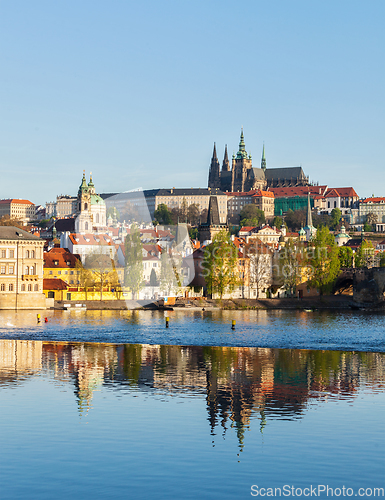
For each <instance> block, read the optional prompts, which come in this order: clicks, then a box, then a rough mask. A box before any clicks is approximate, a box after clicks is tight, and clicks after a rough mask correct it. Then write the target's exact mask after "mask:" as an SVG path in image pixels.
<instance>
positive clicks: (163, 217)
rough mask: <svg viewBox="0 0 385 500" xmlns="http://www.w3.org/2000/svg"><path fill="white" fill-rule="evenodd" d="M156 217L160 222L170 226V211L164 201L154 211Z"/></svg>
mask: <svg viewBox="0 0 385 500" xmlns="http://www.w3.org/2000/svg"><path fill="white" fill-rule="evenodd" d="M154 218H155V220H156V222H157V223H158V224H164V225H165V226H169V225H171V224H172V219H171V214H170V211H169V209H168V207H167V205H165V204H164V203H160V204H159V205H158V208H157V209H156V210H155V212H154Z"/></svg>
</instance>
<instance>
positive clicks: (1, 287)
mask: <svg viewBox="0 0 385 500" xmlns="http://www.w3.org/2000/svg"><path fill="white" fill-rule="evenodd" d="M0 292H5V285H4V283H1V285H0Z"/></svg>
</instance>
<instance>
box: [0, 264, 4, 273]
mask: <svg viewBox="0 0 385 500" xmlns="http://www.w3.org/2000/svg"><path fill="white" fill-rule="evenodd" d="M0 273H1V274H5V266H0Z"/></svg>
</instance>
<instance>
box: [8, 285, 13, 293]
mask: <svg viewBox="0 0 385 500" xmlns="http://www.w3.org/2000/svg"><path fill="white" fill-rule="evenodd" d="M8 290H9V291H10V292H13V283H10V284H9V285H8Z"/></svg>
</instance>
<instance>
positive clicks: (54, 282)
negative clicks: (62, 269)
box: [43, 278, 68, 290]
mask: <svg viewBox="0 0 385 500" xmlns="http://www.w3.org/2000/svg"><path fill="white" fill-rule="evenodd" d="M67 288H68V285H67V283H66V282H65V281H63V280H61V279H59V278H56V279H53V278H44V279H43V290H67Z"/></svg>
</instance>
